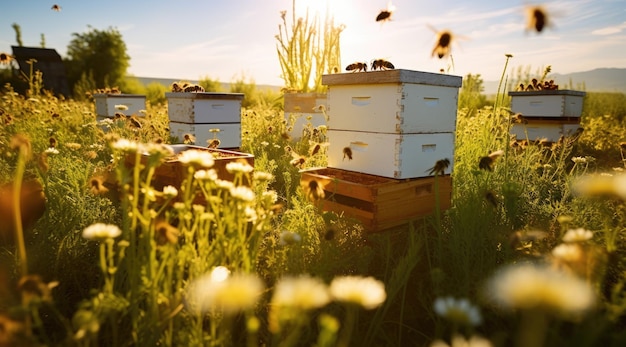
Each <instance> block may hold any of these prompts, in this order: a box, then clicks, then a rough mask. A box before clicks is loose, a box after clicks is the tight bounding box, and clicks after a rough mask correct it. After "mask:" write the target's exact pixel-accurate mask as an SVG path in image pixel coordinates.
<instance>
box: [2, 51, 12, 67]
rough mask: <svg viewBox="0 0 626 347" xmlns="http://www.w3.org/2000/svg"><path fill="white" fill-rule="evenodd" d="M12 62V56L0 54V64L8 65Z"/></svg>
mask: <svg viewBox="0 0 626 347" xmlns="http://www.w3.org/2000/svg"><path fill="white" fill-rule="evenodd" d="M12 60H13V56H11V55H10V54H7V53H0V64H6V65H8V64H9V63H10V62H11V61H12Z"/></svg>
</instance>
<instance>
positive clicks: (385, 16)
mask: <svg viewBox="0 0 626 347" xmlns="http://www.w3.org/2000/svg"><path fill="white" fill-rule="evenodd" d="M395 10H396V7H395V6H394V5H392V4H391V1H389V3H387V8H386V9H384V10H381V11H380V13H379V14H378V15H377V16H376V21H377V22H387V21H390V20H391V14H392V13H393V11H395Z"/></svg>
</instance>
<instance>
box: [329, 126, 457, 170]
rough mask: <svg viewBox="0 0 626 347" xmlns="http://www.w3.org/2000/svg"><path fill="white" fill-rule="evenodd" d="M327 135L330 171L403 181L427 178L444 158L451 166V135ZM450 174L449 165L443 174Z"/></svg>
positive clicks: (367, 133)
mask: <svg viewBox="0 0 626 347" xmlns="http://www.w3.org/2000/svg"><path fill="white" fill-rule="evenodd" d="M327 134H328V142H329V145H328V151H327V155H328V167H331V168H338V169H343V170H350V171H357V172H363V173H368V174H371V175H379V176H383V177H387V178H396V179H404V178H417V177H427V176H429V173H428V172H429V170H430V168H432V167H433V165H435V163H436V162H437V161H438V160H441V159H445V158H447V159H448V160H449V161H450V163H453V162H454V136H455V135H454V133H452V132H447V133H425V134H393V133H392V134H389V133H374V132H360V131H347V130H328V133H327ZM348 149H349V150H348ZM346 152H348V153H346ZM350 154H351V155H350ZM350 157H351V158H352V159H350ZM450 173H452V165H450V166H449V167H448V168H447V169H446V170H445V174H450Z"/></svg>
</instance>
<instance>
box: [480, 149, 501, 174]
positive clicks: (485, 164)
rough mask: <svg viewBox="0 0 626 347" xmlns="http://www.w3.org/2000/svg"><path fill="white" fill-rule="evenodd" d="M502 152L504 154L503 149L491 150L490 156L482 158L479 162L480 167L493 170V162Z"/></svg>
mask: <svg viewBox="0 0 626 347" xmlns="http://www.w3.org/2000/svg"><path fill="white" fill-rule="evenodd" d="M502 154H504V151H503V150H498V151H495V152H491V153H490V154H489V155H488V156H486V157H482V158H480V161H479V162H478V167H479V168H480V169H481V170H487V171H493V164H494V163H495V161H496V159H498V158H500V156H502Z"/></svg>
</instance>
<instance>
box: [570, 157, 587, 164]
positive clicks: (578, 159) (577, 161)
mask: <svg viewBox="0 0 626 347" xmlns="http://www.w3.org/2000/svg"><path fill="white" fill-rule="evenodd" d="M572 161H573V162H574V164H585V163H586V162H587V158H585V157H572Z"/></svg>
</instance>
